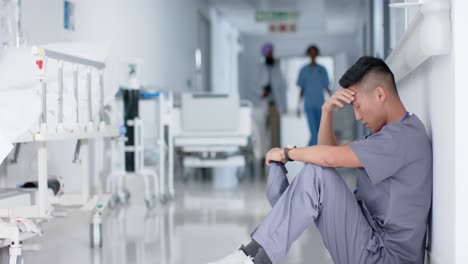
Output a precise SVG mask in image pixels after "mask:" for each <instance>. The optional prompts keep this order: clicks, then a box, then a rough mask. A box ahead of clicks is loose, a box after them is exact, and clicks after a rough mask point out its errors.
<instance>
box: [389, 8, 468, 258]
mask: <svg viewBox="0 0 468 264" xmlns="http://www.w3.org/2000/svg"><path fill="white" fill-rule="evenodd" d="M451 3H452V9H451V12H452V34H453V37H452V50H451V54H449V55H446V56H439V57H434V58H431V59H429V60H428V61H426V62H425V63H423V64H422V65H421V66H419V67H418V68H417V69H416V70H415V71H414V72H412V73H410V74H409V75H408V76H407V77H406V78H404V79H403V80H402V81H401V82H400V83H399V84H398V87H399V91H400V94H401V96H402V98H403V100H404V102H405V104H406V106H407V107H408V109H409V111H412V112H415V113H417V114H418V115H419V116H420V117H421V119H422V120H423V122H424V123H425V125H426V129H427V130H428V134H429V135H430V137H431V138H432V144H433V158H434V164H433V166H434V167H433V171H434V175H433V176H434V180H433V205H432V236H431V243H432V244H431V248H430V251H431V252H430V255H431V258H430V263H437V264H443V263H455V264H462V263H463V264H464V263H468V251H467V250H466V248H467V246H468V236H467V235H468V227H467V223H468V208H467V206H466V205H467V202H468V192H467V191H466V186H468V178H467V175H468V168H467V166H466V157H467V156H468V141H467V135H468V125H467V124H468V123H467V122H466V116H467V114H468V104H467V103H466V98H467V96H468V93H467V89H466V87H467V86H468V81H467V79H466V58H467V57H468V53H467V50H466V46H467V45H468V40H467V38H466V35H467V34H466V29H465V27H466V23H467V22H468V21H467V20H468V18H467V17H466V12H467V11H468V3H467V2H466V1H463V0H453V1H451Z"/></svg>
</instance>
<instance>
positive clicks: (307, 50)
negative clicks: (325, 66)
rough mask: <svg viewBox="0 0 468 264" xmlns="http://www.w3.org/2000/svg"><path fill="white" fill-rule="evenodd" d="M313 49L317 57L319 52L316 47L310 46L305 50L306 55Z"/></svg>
mask: <svg viewBox="0 0 468 264" xmlns="http://www.w3.org/2000/svg"><path fill="white" fill-rule="evenodd" d="M312 49H314V50H315V51H316V52H317V55H319V54H320V50H319V48H318V47H317V46H316V45H310V46H309V47H307V49H306V55H309V52H310V50H312Z"/></svg>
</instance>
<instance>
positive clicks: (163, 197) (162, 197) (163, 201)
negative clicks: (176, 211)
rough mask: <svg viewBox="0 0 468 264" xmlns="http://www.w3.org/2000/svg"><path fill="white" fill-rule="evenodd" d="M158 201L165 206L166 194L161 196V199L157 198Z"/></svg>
mask: <svg viewBox="0 0 468 264" xmlns="http://www.w3.org/2000/svg"><path fill="white" fill-rule="evenodd" d="M159 201H160V202H161V203H162V204H166V203H167V201H168V197H167V194H163V195H161V197H159Z"/></svg>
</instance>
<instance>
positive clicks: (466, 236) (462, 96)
mask: <svg viewBox="0 0 468 264" xmlns="http://www.w3.org/2000/svg"><path fill="white" fill-rule="evenodd" d="M467 12H468V2H467V1H466V0H453V1H452V25H453V29H452V32H453V54H454V56H453V58H454V59H453V60H454V87H455V175H456V176H455V231H456V232H455V263H457V264H462V263H468V250H467V248H468V206H467V204H468V191H467V189H466V188H467V186H468V167H467V160H468V159H467V157H468V122H467V115H468V103H467V101H466V98H468V90H467V87H468V80H467V78H466V63H467V60H466V58H468V50H467V48H466V47H468V38H467V33H466V25H467V23H468V17H467V16H466V14H467Z"/></svg>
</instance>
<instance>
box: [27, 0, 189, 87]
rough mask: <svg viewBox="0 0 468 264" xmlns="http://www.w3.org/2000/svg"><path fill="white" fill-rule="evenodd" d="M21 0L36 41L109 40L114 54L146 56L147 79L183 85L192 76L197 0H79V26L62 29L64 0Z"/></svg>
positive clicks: (144, 73)
mask: <svg viewBox="0 0 468 264" xmlns="http://www.w3.org/2000/svg"><path fill="white" fill-rule="evenodd" d="M22 2H23V20H24V21H23V24H24V29H25V31H26V32H27V34H28V36H29V40H30V41H29V42H30V43H32V44H42V43H47V42H56V41H64V40H70V41H77V40H79V41H109V40H110V41H111V42H112V45H113V54H112V55H113V56H115V57H117V58H122V59H129V58H135V57H136V58H140V59H142V60H143V61H144V65H143V68H142V74H141V78H142V81H143V82H144V83H150V84H156V85H158V86H161V87H164V88H167V89H170V90H183V89H185V88H186V87H187V80H188V79H190V80H191V79H192V78H193V76H194V73H195V49H196V46H197V42H196V40H197V36H196V34H197V18H198V17H197V15H198V10H197V1H184V0H172V1H164V0H125V1H113V0H101V1H93V0H80V1H75V4H76V31H75V32H68V31H65V30H64V29H63V0H42V1H36V0H23V1H22Z"/></svg>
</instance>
